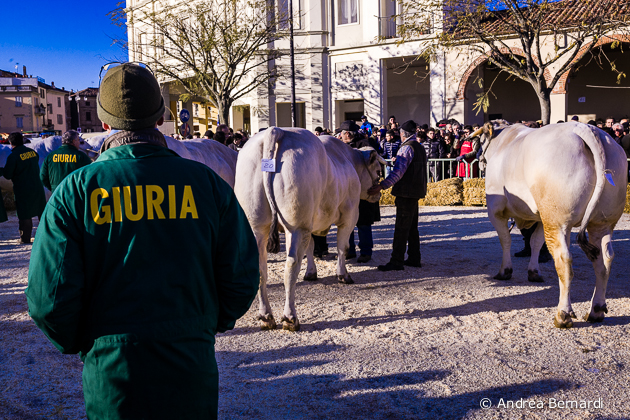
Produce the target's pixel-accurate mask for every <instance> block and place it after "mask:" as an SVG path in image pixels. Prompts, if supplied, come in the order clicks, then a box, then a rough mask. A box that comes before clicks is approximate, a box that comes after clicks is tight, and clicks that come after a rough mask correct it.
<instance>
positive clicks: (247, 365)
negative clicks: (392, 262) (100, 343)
mask: <svg viewBox="0 0 630 420" xmlns="http://www.w3.org/2000/svg"><path fill="white" fill-rule="evenodd" d="M381 212H382V216H383V220H382V222H380V223H379V224H377V225H375V226H374V229H373V230H374V234H375V254H374V257H373V260H372V261H371V262H370V263H368V264H357V263H356V262H355V260H351V261H350V264H349V270H350V272H351V273H352V276H353V279H354V280H355V282H356V284H354V285H350V286H348V285H340V284H337V282H336V276H335V271H334V270H335V263H336V261H335V260H334V259H333V258H330V259H327V260H324V261H318V270H319V277H320V280H319V281H317V282H314V283H311V282H302V281H300V282H299V283H298V288H297V309H298V315H299V317H300V321H301V323H302V330H301V331H300V332H297V333H290V332H286V331H282V330H276V331H271V332H269V331H260V330H259V329H258V323H257V321H256V320H255V316H256V308H257V304H256V303H255V304H254V305H253V307H252V309H250V311H249V312H248V313H247V315H245V317H243V318H242V319H241V320H240V321H239V322H238V323H237V324H236V328H235V329H234V330H233V331H230V332H228V333H225V334H220V335H219V336H218V337H217V346H216V350H217V359H218V363H219V369H220V374H221V379H220V381H221V389H220V402H219V418H222V419H338V418H344V419H627V418H630V386H629V385H630V384H629V382H630V375H629V370H628V366H626V364H627V363H630V362H628V360H630V357H629V356H630V340H628V333H629V332H630V327H629V325H630V285H629V284H628V282H627V281H626V280H627V273H628V272H630V263H629V259H628V257H627V256H628V255H630V217H629V216H628V215H625V214H624V216H623V218H622V219H621V221H620V222H619V225H618V229H617V231H616V233H615V238H614V248H615V252H616V255H617V258H616V259H615V261H614V263H613V269H612V275H611V279H610V281H609V285H608V308H609V314H608V315H609V316H608V318H606V320H605V321H604V322H603V323H602V324H588V323H586V322H583V321H577V322H575V323H574V327H573V328H572V329H570V330H558V329H556V328H554V327H553V322H552V316H553V313H554V310H555V306H556V305H557V303H558V293H559V288H558V282H557V276H556V275H555V271H554V269H553V263H547V264H542V265H541V271H542V273H541V274H542V275H543V276H544V277H545V280H546V281H545V283H542V284H534V283H529V282H528V281H527V263H528V261H527V260H526V259H514V260H513V262H514V273H515V274H514V276H513V278H512V280H510V281H507V282H499V281H496V280H493V279H492V276H493V275H494V274H496V273H497V272H498V270H499V266H500V262H501V248H500V245H499V241H498V238H497V237H496V233H495V231H494V229H493V228H492V226H491V224H490V222H489V221H488V218H487V216H486V212H485V210H484V209H479V208H466V207H455V208H454V207H425V208H421V215H420V227H419V228H420V234H421V242H422V244H421V247H422V258H423V261H422V262H423V267H422V268H419V269H416V268H406V269H405V271H399V272H389V273H381V272H379V271H377V270H376V266H377V265H378V264H383V263H385V262H387V261H388V259H389V255H390V252H391V238H392V233H393V223H394V208H393V207H383V208H382V209H381ZM10 219H11V220H10V222H8V223H5V224H2V225H0V254H1V255H2V264H1V266H0V323H1V328H0V391H1V393H0V418H1V419H7V420H9V419H78V418H84V417H85V413H84V409H83V399H82V392H81V362H80V361H79V360H78V358H77V357H76V356H62V355H60V354H59V353H58V352H57V350H56V349H55V348H54V347H53V346H52V345H51V344H49V343H48V341H47V340H46V339H45V337H44V336H43V334H41V333H40V332H39V330H37V328H36V327H35V326H34V325H33V323H32V322H31V321H30V320H29V318H28V315H27V313H26V299H25V297H24V294H23V291H24V289H25V287H26V281H27V280H26V279H27V270H28V259H29V257H30V246H20V245H15V240H16V239H17V220H16V218H15V214H14V213H13V214H12V215H11V216H10ZM512 235H513V246H512V251H513V252H515V251H517V250H519V249H520V248H521V246H522V240H521V239H520V236H519V234H518V231H517V230H516V229H515V230H514V231H513V233H512ZM573 236H574V237H573V240H572V242H573V245H572V246H571V250H572V252H573V256H574V270H575V279H574V282H573V287H572V299H573V302H574V304H573V307H574V310H575V311H576V314H577V315H578V317H580V318H581V317H582V316H583V315H584V314H585V313H586V312H587V310H588V307H589V300H590V297H591V295H592V293H593V289H594V273H593V269H592V266H591V264H590V262H589V261H588V260H587V258H586V256H585V255H584V254H583V253H582V251H581V250H580V249H579V247H578V246H577V245H576V244H575V233H574V235H573ZM329 241H331V242H332V245H334V239H333V237H331V236H329ZM283 262H284V254H278V255H273V256H271V263H270V285H269V294H270V299H271V302H272V306H273V309H274V314H275V316H276V319H279V318H280V317H281V314H282V307H283V304H284V287H283V284H282V276H283V270H284V263H283ZM303 265H304V266H305V265H306V264H303ZM301 274H302V275H303V274H304V267H303V269H302V273H301ZM589 401H590V408H581V407H580V405H581V404H582V405H586V404H588V402H589ZM488 403H489V404H491V407H490V408H488V409H483V408H481V405H482V404H484V405H487V404H488ZM562 404H565V405H572V404H577V407H568V408H567V407H562Z"/></svg>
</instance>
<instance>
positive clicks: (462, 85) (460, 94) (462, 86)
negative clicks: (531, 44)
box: [457, 48, 551, 99]
mask: <svg viewBox="0 0 630 420" xmlns="http://www.w3.org/2000/svg"><path fill="white" fill-rule="evenodd" d="M501 53H503V54H510V53H511V54H513V55H515V56H519V57H525V56H526V55H525V52H524V51H523V50H522V49H520V48H512V49H507V48H501ZM489 58H490V56H489V55H488V54H483V55H480V56H479V57H477V58H476V59H475V61H473V62H472V64H471V65H470V66H468V69H466V71H465V72H464V74H463V76H462V80H461V81H460V82H459V88H458V89H457V99H465V94H466V85H467V84H468V79H470V75H471V74H472V73H473V72H474V71H475V69H476V68H477V67H479V66H480V65H481V64H483V63H484V62H486V61H488V59H489ZM533 59H534V63H535V64H536V65H538V60H537V59H536V57H533ZM544 76H545V80H546V81H547V83H549V82H550V81H551V73H549V69H545V73H544Z"/></svg>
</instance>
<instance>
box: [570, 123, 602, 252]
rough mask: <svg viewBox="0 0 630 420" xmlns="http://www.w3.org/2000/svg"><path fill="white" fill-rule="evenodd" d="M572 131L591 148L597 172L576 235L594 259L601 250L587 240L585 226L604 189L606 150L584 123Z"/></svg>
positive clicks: (583, 248)
mask: <svg viewBox="0 0 630 420" xmlns="http://www.w3.org/2000/svg"><path fill="white" fill-rule="evenodd" d="M573 132H574V133H575V134H577V135H578V136H580V137H581V138H582V140H583V141H584V143H586V145H587V146H588V148H589V149H590V150H591V153H593V160H594V162H595V173H596V174H597V176H596V177H595V180H596V181H595V190H594V191H593V195H592V196H591V199H590V200H589V202H588V205H587V206H586V211H585V212H584V217H583V218H582V223H581V224H580V232H579V233H578V237H577V242H578V245H580V248H582V251H584V253H585V254H586V256H587V257H588V259H589V260H591V261H595V260H596V259H597V257H599V254H600V252H601V250H600V249H599V248H598V247H597V246H595V245H593V244H591V243H590V242H589V241H588V238H587V236H586V226H587V225H588V222H589V221H590V219H591V215H592V214H593V210H594V209H595V206H596V205H597V203H598V202H599V200H600V198H601V196H602V193H603V191H604V184H605V182H606V173H605V171H606V152H605V150H604V146H603V145H602V143H601V141H600V139H599V137H598V136H596V135H595V134H594V133H593V131H592V130H591V129H590V128H588V126H586V125H585V124H579V125H578V126H577V127H575V128H574V129H573Z"/></svg>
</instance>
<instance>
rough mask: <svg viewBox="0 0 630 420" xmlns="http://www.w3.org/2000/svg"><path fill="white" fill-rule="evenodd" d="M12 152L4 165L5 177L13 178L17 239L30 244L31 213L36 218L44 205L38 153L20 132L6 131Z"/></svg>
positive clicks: (31, 230) (31, 229)
mask: <svg viewBox="0 0 630 420" xmlns="http://www.w3.org/2000/svg"><path fill="white" fill-rule="evenodd" d="M9 143H10V144H11V149H12V150H11V154H10V155H9V156H8V157H7V163H6V164H5V166H4V171H3V174H4V177H5V178H6V179H10V180H11V181H13V194H15V207H16V210H17V217H18V226H19V230H20V243H22V244H30V243H31V237H32V233H33V217H37V218H39V217H40V216H41V215H42V212H43V211H44V207H45V206H46V195H45V193H44V186H43V185H42V181H41V180H40V179H39V155H38V154H37V152H35V151H34V150H33V149H29V148H28V147H26V146H24V137H23V136H22V133H11V134H10V135H9Z"/></svg>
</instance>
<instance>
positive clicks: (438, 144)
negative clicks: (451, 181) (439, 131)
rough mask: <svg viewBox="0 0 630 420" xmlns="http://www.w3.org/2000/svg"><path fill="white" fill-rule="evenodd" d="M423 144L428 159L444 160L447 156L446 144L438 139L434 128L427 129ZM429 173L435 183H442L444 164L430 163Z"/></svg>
mask: <svg viewBox="0 0 630 420" xmlns="http://www.w3.org/2000/svg"><path fill="white" fill-rule="evenodd" d="M421 143H422V145H423V146H424V151H425V152H426V154H427V159H442V158H444V157H445V156H446V151H445V147H444V143H443V142H442V141H441V139H438V138H437V137H436V135H435V129H434V128H433V127H429V128H428V129H427V132H426V137H425V138H424V139H423V141H422V142H421ZM429 173H430V175H431V177H432V178H433V181H434V182H437V181H441V180H442V179H443V178H442V164H441V163H440V162H429Z"/></svg>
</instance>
